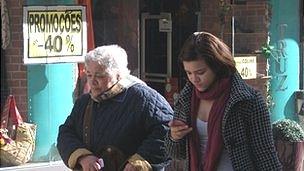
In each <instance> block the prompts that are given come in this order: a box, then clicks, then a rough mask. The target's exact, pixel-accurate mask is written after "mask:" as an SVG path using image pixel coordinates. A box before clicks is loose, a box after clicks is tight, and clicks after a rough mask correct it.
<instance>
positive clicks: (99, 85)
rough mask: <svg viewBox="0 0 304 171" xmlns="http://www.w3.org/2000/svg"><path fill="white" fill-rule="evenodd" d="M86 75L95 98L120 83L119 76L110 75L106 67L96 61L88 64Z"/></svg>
mask: <svg viewBox="0 0 304 171" xmlns="http://www.w3.org/2000/svg"><path fill="white" fill-rule="evenodd" d="M86 75H87V79H88V83H89V85H90V88H91V93H92V95H93V96H94V97H96V96H98V95H99V94H101V93H103V92H105V91H107V90H108V89H109V88H111V87H112V86H113V85H114V84H115V83H116V82H117V81H118V80H117V76H116V75H117V74H114V73H111V74H110V73H108V71H107V70H106V68H105V67H103V66H102V65H100V64H98V62H94V61H89V62H87V63H86Z"/></svg>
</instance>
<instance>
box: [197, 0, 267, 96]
mask: <svg viewBox="0 0 304 171" xmlns="http://www.w3.org/2000/svg"><path fill="white" fill-rule="evenodd" d="M219 1H220V0H217V1H211V0H201V9H202V11H201V15H202V17H201V18H202V21H201V23H202V25H201V28H202V30H205V31H209V32H211V33H213V34H215V35H217V36H218V37H221V38H222V39H223V40H224V42H225V43H227V45H229V46H230V47H231V48H232V43H231V42H232V41H231V39H232V34H231V33H232V29H231V28H232V27H231V25H232V24H231V23H232V16H233V17H234V27H235V36H234V52H235V56H244V55H245V56H246V55H256V56H257V72H258V74H257V76H258V77H260V78H257V79H251V80H246V82H247V83H249V84H250V85H251V86H253V87H254V88H256V89H258V90H260V91H261V92H262V94H264V95H266V87H265V84H266V80H267V79H265V78H261V77H262V76H265V75H267V72H266V60H265V58H264V57H263V56H262V55H261V54H257V51H259V50H260V49H261V46H262V44H263V43H265V42H267V36H268V35H267V33H268V26H269V12H268V11H269V6H268V3H267V0H234V4H233V5H232V4H231V3H230V2H231V1H230V0H224V1H223V2H225V5H227V6H229V7H230V10H228V11H227V12H226V13H225V15H224V18H223V19H224V20H221V19H220V15H219V14H220V13H221V12H223V11H221V9H223V6H220V4H219ZM223 21H224V22H223ZM221 23H222V24H223V23H224V25H221Z"/></svg>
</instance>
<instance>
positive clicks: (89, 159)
mask: <svg viewBox="0 0 304 171" xmlns="http://www.w3.org/2000/svg"><path fill="white" fill-rule="evenodd" d="M78 163H79V164H80V165H81V167H82V170H83V171H99V170H100V169H101V167H103V166H101V165H100V162H99V158H98V157H96V156H94V155H87V156H82V157H80V158H79V159H78Z"/></svg>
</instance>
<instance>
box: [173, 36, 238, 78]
mask: <svg viewBox="0 0 304 171" xmlns="http://www.w3.org/2000/svg"><path fill="white" fill-rule="evenodd" d="M199 59H203V60H204V61H205V62H206V64H207V65H208V66H209V67H210V69H211V70H212V71H213V72H214V73H215V74H216V76H217V77H218V78H223V77H227V76H230V75H232V74H233V73H234V72H235V71H236V68H235V62H234V60H233V57H232V54H231V51H230V48H229V47H228V46H227V45H226V44H225V43H224V42H223V41H222V40H220V39H219V38H217V37H216V36H214V35H212V34H211V33H208V32H195V33H193V34H191V35H190V36H189V37H188V39H187V40H186V41H185V42H184V45H183V47H182V50H181V52H180V54H179V60H180V62H181V63H182V62H184V61H187V62H189V61H194V60H199Z"/></svg>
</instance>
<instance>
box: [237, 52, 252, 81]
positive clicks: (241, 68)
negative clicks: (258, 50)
mask: <svg viewBox="0 0 304 171" xmlns="http://www.w3.org/2000/svg"><path fill="white" fill-rule="evenodd" d="M234 61H235V64H236V68H237V70H238V72H239V73H240V74H241V76H242V78H243V79H255V78H256V69H257V63H256V56H244V57H234Z"/></svg>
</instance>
